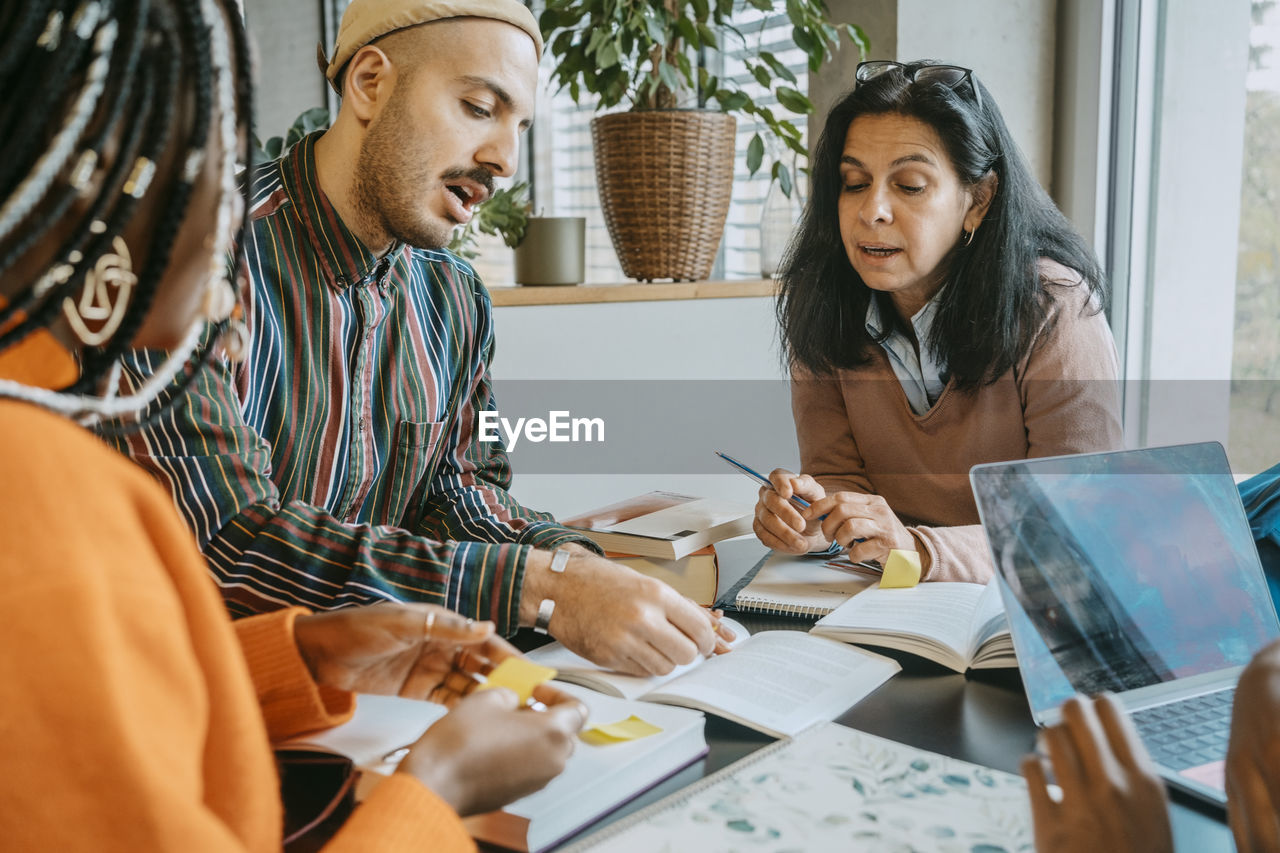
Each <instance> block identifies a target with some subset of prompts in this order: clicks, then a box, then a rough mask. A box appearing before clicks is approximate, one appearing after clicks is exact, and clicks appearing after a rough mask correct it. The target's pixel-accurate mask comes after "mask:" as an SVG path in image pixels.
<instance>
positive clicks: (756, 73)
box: [751, 64, 773, 89]
mask: <svg viewBox="0 0 1280 853" xmlns="http://www.w3.org/2000/svg"><path fill="white" fill-rule="evenodd" d="M751 76H753V77H755V78H756V82H757V83H759V84H760V85H761V86H764V87H765V88H766V89H768V88H769V86H771V85H772V84H773V78H772V77H770V76H769V70H768V69H767V68H765V67H764V66H763V65H759V64H755V65H752V66H751Z"/></svg>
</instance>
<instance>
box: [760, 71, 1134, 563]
mask: <svg viewBox="0 0 1280 853" xmlns="http://www.w3.org/2000/svg"><path fill="white" fill-rule="evenodd" d="M812 175H813V187H812V194H811V196H810V199H809V202H808V206H807V208H806V210H805V213H804V217H803V219H802V221H801V224H800V230H799V233H798V234H797V236H796V238H795V240H794V241H793V242H792V245H791V246H790V248H789V250H788V253H787V257H786V258H785V259H784V262H783V268H782V272H781V274H780V276H779V278H780V281H781V291H780V294H779V299H778V319H779V323H780V325H781V332H782V341H783V347H784V351H785V353H786V355H787V357H788V359H789V361H790V363H791V368H792V408H793V414H794V416H795V421H796V432H797V437H798V440H799V445H800V458H801V467H802V470H803V473H802V474H801V475H799V476H797V475H795V474H792V473H791V472H789V471H783V470H777V471H774V472H773V473H772V475H771V477H770V479H771V480H772V482H773V484H774V487H775V488H774V489H773V490H769V489H761V491H760V498H759V502H758V503H757V505H756V519H755V531H756V534H757V535H758V536H759V538H760V540H761V541H762V542H763V543H764V544H766V545H768V546H769V547H771V548H775V549H778V550H781V551H787V552H791V553H801V552H805V551H810V550H816V549H820V548H826V547H829V546H830V547H840V548H847V549H848V553H849V557H850V558H851V559H853V560H882V561H883V560H884V559H886V558H887V556H888V554H889V551H890V550H891V549H903V550H914V551H917V552H919V554H920V558H921V563H922V567H923V570H924V574H925V577H926V578H928V579H931V580H979V581H982V580H985V579H987V578H988V577H989V576H990V557H989V555H988V554H987V550H986V543H985V539H984V537H983V535H982V530H981V527H980V526H978V525H977V522H978V515H977V508H976V506H975V504H974V501H973V497H972V494H971V493H970V489H969V482H968V471H969V468H970V467H971V466H973V465H975V464H978V463H981V462H992V461H997V460H1007V459H1017V458H1027V457H1033V456H1051V455H1057V454H1066V453H1080V452H1086V451H1096V450H1104V449H1109V448H1115V447H1118V446H1119V445H1120V441H1121V434H1120V419H1119V399H1118V398H1119V395H1118V388H1117V386H1116V380H1117V377H1118V371H1119V368H1118V361H1117V358H1116V352H1115V344H1114V342H1113V341H1112V338H1111V333H1110V330H1109V328H1108V326H1107V321H1106V317H1105V315H1104V314H1103V311H1104V309H1105V307H1106V300H1107V293H1106V287H1105V282H1104V280H1103V274H1102V271H1101V269H1100V268H1099V266H1098V263H1097V261H1096V260H1095V259H1094V257H1093V254H1092V252H1090V250H1089V248H1088V247H1087V246H1086V245H1085V243H1084V241H1083V239H1081V237H1080V235H1078V234H1077V233H1076V232H1075V231H1074V230H1073V229H1072V227H1071V225H1070V224H1069V223H1068V222H1067V220H1066V219H1065V218H1064V217H1063V216H1062V214H1061V213H1060V212H1059V211H1058V209H1057V208H1056V207H1055V206H1054V204H1053V202H1052V201H1051V200H1050V199H1049V197H1048V195H1047V194H1046V193H1045V192H1044V190H1043V189H1041V188H1040V186H1039V185H1038V184H1037V183H1036V181H1035V179H1034V178H1033V177H1032V176H1031V174H1030V172H1029V170H1028V168H1027V166H1026V164H1025V162H1024V161H1023V158H1022V155H1021V154H1020V153H1019V151H1018V148H1017V146H1016V145H1015V144H1014V142H1013V140H1012V139H1011V138H1010V136H1009V131H1008V129H1007V128H1006V127H1005V124H1004V119H1003V118H1002V117H1001V115H1000V111H999V109H998V108H997V107H996V104H995V101H994V99H993V98H992V97H991V94H990V92H988V91H987V90H986V88H985V87H984V86H983V85H982V84H981V83H980V82H979V81H978V80H977V78H976V77H974V75H973V73H972V72H971V71H969V70H968V69H964V68H958V67H956V66H950V65H938V64H934V63H930V62H917V63H911V64H908V65H903V64H900V63H897V62H864V63H862V64H860V65H859V66H858V71H857V75H856V85H855V88H854V89H853V90H852V91H850V92H849V93H848V94H847V95H845V96H844V97H843V98H842V99H841V100H840V101H839V102H838V103H837V104H836V105H835V107H834V108H832V110H831V112H830V114H829V115H828V116H827V120H826V126H825V127H824V129H823V132H822V137H821V139H820V141H819V143H818V148H817V151H816V153H815V157H814V162H813V172H812ZM793 495H796V496H799V497H801V498H804V499H806V500H807V501H809V502H810V504H811V505H810V506H809V507H808V508H807V509H804V510H801V509H799V508H798V507H797V506H796V505H795V504H793V503H792V502H791V501H790V498H791V497H792V496H793Z"/></svg>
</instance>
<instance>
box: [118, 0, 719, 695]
mask: <svg viewBox="0 0 1280 853" xmlns="http://www.w3.org/2000/svg"><path fill="white" fill-rule="evenodd" d="M541 51H542V37H541V35H540V34H539V32H538V28H537V24H536V23H535V22H534V19H533V16H532V14H530V12H529V10H528V9H526V8H525V7H524V6H522V5H520V4H519V3H518V2H516V0H428V1H427V2H415V0H354V2H352V3H351V5H350V6H349V7H348V8H347V11H346V13H345V14H344V16H343V19H342V24H341V27H340V29H339V32H338V39H337V44H336V45H335V46H334V49H333V52H332V54H330V55H329V56H328V57H325V56H323V54H322V56H321V65H322V67H323V69H324V72H325V76H326V78H327V79H328V80H329V82H330V84H331V85H332V86H333V87H334V88H335V89H336V90H337V91H338V92H339V94H340V95H341V96H342V105H341V108H340V110H339V112H338V116H337V119H336V120H335V121H334V123H333V126H332V127H331V128H329V130H327V131H325V132H324V133H323V134H315V135H312V136H309V137H307V138H305V139H303V140H302V141H301V142H299V143H298V144H297V145H296V146H294V148H293V149H291V150H290V151H289V153H288V154H286V155H285V157H284V158H283V159H281V160H280V161H278V162H275V163H268V164H265V165H259V166H257V167H255V168H254V169H253V170H252V173H251V175H250V176H249V177H248V180H250V181H251V182H252V199H253V205H252V208H251V210H250V211H249V218H250V222H249V225H248V231H247V235H246V239H245V244H244V246H243V247H242V249H243V251H244V252H245V263H244V264H243V265H242V267H241V268H242V269H244V270H247V281H245V282H243V283H242V291H243V293H244V297H243V302H244V306H243V307H244V311H245V320H246V322H247V326H248V330H249V331H248V334H249V339H250V343H251V346H250V347H249V351H248V354H247V356H246V357H245V359H244V360H243V361H242V362H240V363H238V364H233V363H231V362H227V361H224V362H220V363H215V364H213V365H212V366H211V368H210V369H208V370H206V371H204V372H203V373H202V375H201V376H200V377H199V378H198V379H197V380H196V382H195V383H193V385H192V387H191V389H190V390H189V391H187V392H186V395H187V397H188V399H187V400H186V405H185V406H182V407H180V408H178V409H177V410H176V414H174V415H172V416H170V417H169V418H167V419H164V420H162V421H160V422H158V423H156V424H154V425H152V426H150V427H148V428H146V429H144V430H142V431H140V432H139V433H137V434H135V435H132V436H129V437H128V438H127V439H125V441H126V442H127V445H128V446H127V450H128V452H129V453H130V455H131V456H132V457H133V458H134V459H135V460H136V461H137V462H139V463H140V464H142V465H143V466H144V467H147V468H148V469H150V470H151V471H152V472H153V473H155V474H156V475H157V476H158V477H159V478H160V479H161V481H162V482H163V483H165V484H166V485H167V486H168V487H169V488H170V489H171V491H172V493H173V496H174V500H175V502H176V504H177V505H178V507H179V509H180V510H181V511H182V512H183V514H184V515H185V517H186V518H187V520H188V522H189V523H190V524H191V526H192V528H193V529H194V530H195V532H196V535H197V537H198V538H199V541H200V544H201V547H202V548H203V550H204V553H205V556H206V557H207V559H208V562H209V566H210V569H211V571H212V573H213V576H214V578H215V580H216V581H217V583H218V585H219V587H220V588H221V591H222V593H223V598H224V600H225V602H226V604H227V606H228V608H229V609H230V610H231V612H232V614H233V615H244V614H249V613H256V612H262V611H267V610H274V609H277V608H280V607H284V606H288V605H302V606H306V607H310V608H312V609H329V608H335V607H342V606H346V605H351V604H358V603H368V602H372V601H378V600H383V599H398V600H408V601H426V602H432V603H436V604H441V605H444V606H446V607H448V608H450V609H452V610H456V611H458V612H459V613H462V614H464V615H466V616H469V617H474V618H478V619H490V620H493V621H495V622H496V623H497V624H498V627H499V630H500V631H502V632H504V633H507V634H510V633H512V632H514V631H515V630H516V629H517V628H518V627H520V626H536V627H539V628H541V629H544V630H548V631H549V632H550V633H551V634H553V635H555V636H556V637H557V638H559V639H560V640H562V641H563V642H564V643H565V645H567V646H568V647H569V648H571V649H573V650H575V651H577V652H578V653H579V654H582V655H584V656H586V657H588V658H590V659H592V660H594V661H596V662H597V663H600V664H603V665H607V666H611V667H614V668H617V669H621V670H625V671H631V672H636V673H663V672H667V671H669V670H670V669H671V668H673V667H674V666H676V665H678V664H682V663H688V662H690V661H692V660H693V659H694V657H695V656H696V655H700V654H701V655H706V654H709V653H711V652H712V651H713V650H714V649H716V648H717V647H720V640H719V639H718V638H717V634H716V631H717V628H716V627H715V626H714V624H713V620H712V619H711V618H710V617H709V615H708V614H707V613H706V611H704V610H702V609H701V608H698V607H696V606H695V605H693V604H692V603H690V602H689V601H688V600H686V599H684V598H682V597H681V596H679V595H678V594H676V593H675V592H674V591H673V590H672V589H671V588H669V587H667V586H665V585H664V584H661V583H658V582H656V581H653V580H651V579H648V578H644V577H642V576H640V575H637V574H635V573H634V572H632V571H630V570H629V569H627V568H625V567H622V566H619V565H617V564H615V563H612V562H609V561H608V560H605V559H603V558H602V557H599V556H597V555H596V554H594V553H592V551H590V550H588V548H590V547H593V546H590V545H589V543H587V542H586V540H584V539H582V538H581V537H580V536H579V535H578V534H577V533H575V532H573V531H570V530H567V529H566V528H564V527H562V526H560V525H559V524H557V523H556V522H555V521H554V520H553V519H552V518H551V517H550V516H549V515H546V514H544V513H538V512H534V511H532V510H529V509H527V508H525V507H523V506H521V505H520V504H519V503H518V502H517V501H516V500H515V499H514V498H513V497H511V495H510V494H508V492H507V486H508V485H509V483H510V469H509V466H508V461H507V456H506V452H505V450H504V449H503V447H502V446H501V444H500V443H493V442H481V441H479V440H478V434H477V429H476V424H477V421H478V417H479V412H481V411H484V410H493V409H496V408H497V405H496V403H495V402H494V400H493V395H492V389H491V383H490V377H489V368H488V365H489V360H490V358H491V355H492V351H493V321H492V306H491V304H490V301H489V297H488V295H487V292H486V291H485V288H484V286H483V285H482V284H481V283H480V281H479V279H478V278H477V276H476V274H475V272H474V270H472V268H471V267H470V266H469V265H468V264H467V263H465V262H464V261H462V260H460V259H458V258H457V257H455V256H454V255H453V254H451V253H449V252H448V251H446V250H444V249H443V248H442V247H443V246H444V245H445V244H446V243H447V242H448V240H449V237H450V234H451V232H452V229H453V228H454V227H455V226H456V225H458V224H461V223H465V222H467V221H468V220H469V219H470V218H471V215H472V211H473V210H474V208H475V206H476V205H477V204H479V203H480V202H481V201H483V200H484V199H485V198H487V197H488V195H489V194H490V193H491V192H492V190H493V180H494V178H498V177H509V176H511V175H512V174H514V172H515V170H516V166H517V160H518V156H519V139H520V134H521V133H522V132H523V131H524V130H525V129H526V128H527V127H528V126H529V123H530V121H531V119H532V117H533V115H532V114H533V105H534V90H535V87H536V84H537V68H538V59H539V57H540V55H541ZM150 364H151V360H150V357H149V355H148V354H147V353H138V354H136V355H135V356H134V357H133V358H132V363H131V364H130V365H128V377H127V381H141V378H142V377H143V376H145V374H147V373H148V372H149V368H150Z"/></svg>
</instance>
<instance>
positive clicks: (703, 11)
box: [689, 0, 711, 23]
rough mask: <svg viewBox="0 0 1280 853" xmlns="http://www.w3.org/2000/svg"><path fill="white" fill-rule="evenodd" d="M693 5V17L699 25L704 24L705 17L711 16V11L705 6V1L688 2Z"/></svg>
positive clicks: (690, 0)
mask: <svg viewBox="0 0 1280 853" xmlns="http://www.w3.org/2000/svg"><path fill="white" fill-rule="evenodd" d="M689 2H691V3H692V4H693V17H694V18H695V19H696V20H697V21H698V22H699V23H706V21H707V15H709V14H711V9H710V8H709V7H708V6H707V0H689Z"/></svg>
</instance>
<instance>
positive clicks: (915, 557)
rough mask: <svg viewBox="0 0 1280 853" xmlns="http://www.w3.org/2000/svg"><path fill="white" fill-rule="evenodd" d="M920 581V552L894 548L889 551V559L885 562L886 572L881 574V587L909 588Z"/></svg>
mask: <svg viewBox="0 0 1280 853" xmlns="http://www.w3.org/2000/svg"><path fill="white" fill-rule="evenodd" d="M918 583H920V552H918V551H899V550H898V549H897V548H894V549H893V550H892V551H890V552H889V559H888V560H886V561H885V564H884V574H882V575H881V576H880V588H881V589H907V588H908V587H913V586H915V585H916V584H918Z"/></svg>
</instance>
